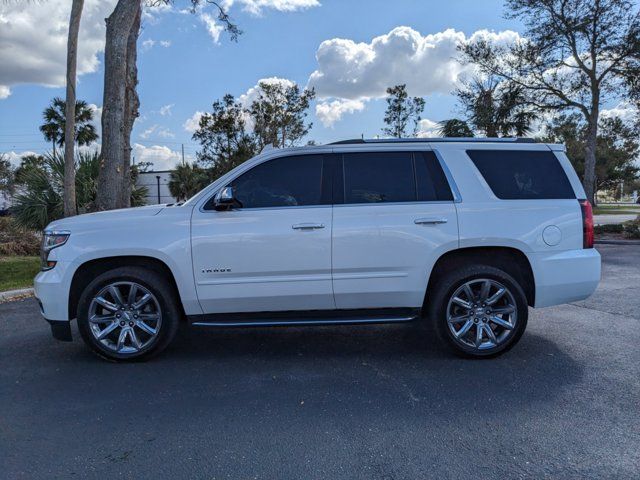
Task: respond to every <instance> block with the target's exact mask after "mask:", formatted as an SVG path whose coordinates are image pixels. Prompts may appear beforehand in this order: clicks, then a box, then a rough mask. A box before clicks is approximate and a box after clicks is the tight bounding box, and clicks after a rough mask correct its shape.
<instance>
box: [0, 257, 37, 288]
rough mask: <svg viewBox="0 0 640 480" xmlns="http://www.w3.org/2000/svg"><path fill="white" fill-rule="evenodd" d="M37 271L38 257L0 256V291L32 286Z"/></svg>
mask: <svg viewBox="0 0 640 480" xmlns="http://www.w3.org/2000/svg"><path fill="white" fill-rule="evenodd" d="M38 271H40V258H39V257H0V292H4V291H6V290H16V289H18V288H28V287H32V286H33V277H35V276H36V273H38Z"/></svg>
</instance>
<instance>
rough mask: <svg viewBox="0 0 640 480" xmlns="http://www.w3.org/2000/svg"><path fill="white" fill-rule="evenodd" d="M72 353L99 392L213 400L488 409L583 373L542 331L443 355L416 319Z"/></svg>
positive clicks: (546, 396) (233, 332) (549, 393)
mask: <svg viewBox="0 0 640 480" xmlns="http://www.w3.org/2000/svg"><path fill="white" fill-rule="evenodd" d="M72 356H73V357H75V359H74V360H73V361H74V362H77V363H79V364H84V367H85V368H89V369H90V370H91V371H92V374H91V375H92V376H94V378H95V375H97V376H98V377H99V378H101V381H100V384H99V387H98V388H100V389H102V388H104V389H105V391H107V392H109V391H110V392H113V391H114V390H117V382H123V381H125V382H126V383H127V384H131V385H132V388H133V389H134V392H131V391H130V392H129V393H130V394H133V395H135V389H136V388H138V387H137V386H136V379H137V378H141V377H144V381H143V384H144V385H147V386H148V385H154V384H157V385H163V386H164V387H169V385H173V386H174V387H177V388H178V389H179V390H180V391H183V392H184V391H185V390H187V391H189V393H188V394H186V395H187V396H188V395H201V394H206V393H205V392H208V393H211V394H213V396H214V398H215V394H214V393H213V392H214V390H215V388H216V386H219V385H221V384H223V385H225V389H226V390H227V392H228V393H230V394H232V393H233V392H234V391H235V392H241V393H242V395H241V397H244V396H245V395H246V391H247V389H249V390H250V391H251V392H253V395H256V397H251V398H252V399H253V400H255V399H259V398H265V399H267V398H270V397H273V395H274V392H275V391H276V390H277V391H278V395H281V394H284V393H286V392H289V393H290V394H291V396H292V397H296V396H299V395H300V392H305V393H304V395H307V396H309V397H313V396H317V397H319V396H323V395H324V396H325V397H326V398H325V400H327V398H331V397H332V396H335V398H334V400H339V399H340V398H343V397H346V398H349V399H350V401H351V402H355V403H356V404H359V403H361V402H374V403H375V402H376V401H380V402H381V404H387V405H388V404H389V403H390V402H391V403H392V404H398V402H399V403H407V404H408V405H412V406H417V405H420V404H422V405H425V404H426V405H429V408H433V407H434V406H438V405H439V406H440V407H441V408H444V409H445V410H450V409H451V408H452V407H453V408H455V405H456V403H457V402H466V403H467V406H468V403H469V402H471V404H472V405H477V406H478V408H481V409H482V410H483V412H484V413H485V414H487V413H489V414H491V413H492V412H495V413H499V412H500V411H502V409H504V408H505V407H506V406H507V405H508V408H509V409H514V408H518V407H521V408H529V407H530V406H531V404H532V403H535V402H543V403H544V402H551V401H553V399H554V398H555V397H556V395H557V394H558V392H561V391H562V390H563V389H566V388H567V387H568V386H569V385H571V384H575V383H579V382H580V379H581V377H582V374H583V371H582V367H581V366H580V365H579V364H577V363H576V362H575V361H574V360H573V359H572V358H571V357H570V356H568V355H566V354H565V353H564V352H563V351H562V350H561V349H560V348H558V346H557V345H556V344H555V343H554V342H552V341H550V340H549V339H548V338H545V337H543V336H540V335H536V334H527V333H525V335H524V336H523V338H522V340H521V341H520V343H519V344H518V345H516V346H515V347H514V348H513V349H512V350H511V351H510V352H508V353H506V354H504V355H503V356H501V357H498V358H494V359H486V360H474V359H462V358H458V357H456V356H454V355H452V354H451V353H449V352H448V351H445V350H444V349H443V348H442V346H441V345H440V344H439V342H438V340H437V338H435V334H434V333H432V332H430V331H428V330H426V331H425V330H423V329H419V328H417V327H416V326H415V325H381V326H344V327H336V326H328V327H313V328H312V327H307V328H297V327H296V328H293V327H289V328H255V329H216V330H199V331H193V330H183V331H181V332H180V333H179V335H178V337H177V338H176V340H175V342H174V343H173V344H172V345H171V347H169V348H168V349H167V350H166V351H165V352H164V353H163V354H162V355H160V356H159V357H158V358H156V359H155V360H152V361H149V362H146V363H137V364H119V365H113V364H108V363H105V362H100V361H99V360H96V359H95V358H93V356H92V355H91V354H89V353H88V352H87V351H86V349H84V348H82V349H78V350H76V351H75V354H74V355H72ZM79 370H80V371H84V368H83V367H79ZM125 372H127V373H126V374H125ZM80 375H82V373H80ZM110 379H112V380H113V382H115V383H113V385H109V384H110ZM123 379H124V380H123ZM76 380H78V378H77V377H76ZM62 381H64V380H62ZM209 389H210V390H209ZM198 392H199V393H198ZM214 403H215V401H214ZM444 405H446V406H444Z"/></svg>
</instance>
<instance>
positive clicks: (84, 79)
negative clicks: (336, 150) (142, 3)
mask: <svg viewBox="0 0 640 480" xmlns="http://www.w3.org/2000/svg"><path fill="white" fill-rule="evenodd" d="M115 3H116V2H115V0H85V6H84V11H83V16H82V20H81V31H80V38H79V53H78V74H79V75H78V85H77V96H78V98H79V99H82V100H85V101H86V102H87V103H89V104H90V105H91V106H92V108H94V109H95V112H96V117H97V120H96V123H99V116H100V112H101V106H102V95H103V91H102V86H103V80H104V69H103V50H104V36H105V29H104V18H106V17H107V16H108V15H109V14H110V13H111V11H112V10H113V7H114V6H115ZM222 4H223V5H224V6H225V8H226V9H227V10H228V12H229V13H230V15H231V18H232V20H233V21H234V22H235V23H236V24H238V26H239V27H240V29H241V30H242V31H243V34H242V35H241V36H240V37H239V38H238V41H237V42H233V41H231V40H230V38H229V36H228V35H227V34H226V33H225V32H223V31H221V30H222V29H221V26H220V24H219V22H218V21H217V19H216V10H215V8H214V7H212V6H210V5H209V6H205V7H204V8H200V9H198V10H197V11H195V12H191V11H190V10H189V8H188V7H189V5H190V2H189V1H187V0H175V1H174V2H173V3H172V4H170V5H169V6H163V7H160V8H157V7H156V8H145V10H144V15H143V20H142V29H141V34H140V38H139V43H138V46H139V57H138V69H139V81H140V84H139V86H138V93H139V95H140V101H141V107H140V115H141V116H140V118H138V119H137V121H136V123H135V126H134V130H133V134H132V139H131V141H132V145H133V147H134V149H133V152H134V156H135V161H136V162H140V161H151V162H153V163H154V167H153V168H154V169H156V170H163V169H168V168H171V167H172V166H174V165H175V164H176V163H177V162H178V161H180V159H181V152H182V148H183V146H184V152H185V157H186V160H188V161H189V160H192V159H194V158H195V153H196V151H197V149H198V144H197V143H196V142H194V141H193V140H192V139H191V136H192V134H193V131H194V128H195V126H196V125H197V120H198V118H199V115H200V114H201V113H202V112H206V111H209V110H210V108H211V104H212V103H213V102H214V101H215V100H217V99H220V98H221V97H222V96H223V95H224V94H226V93H231V94H233V95H234V96H236V97H237V98H239V99H240V101H242V102H244V103H245V104H249V103H250V101H251V99H252V98H254V96H255V88H256V85H257V84H258V82H259V81H261V80H266V81H274V82H296V83H297V84H299V85H300V86H302V87H313V88H315V90H316V99H315V100H314V102H313V103H312V105H311V108H310V111H309V116H308V120H309V121H310V122H312V123H313V128H312V129H311V132H310V134H309V135H308V137H307V138H306V139H305V141H306V140H315V141H316V142H317V143H327V142H331V141H336V140H341V139H347V138H356V137H360V136H361V135H364V136H365V137H374V136H375V135H379V134H381V129H382V127H383V122H382V119H383V116H384V110H385V107H386V102H385V99H384V97H385V89H386V88H387V87H389V86H393V85H397V84H402V83H404V84H406V85H407V90H408V92H409V94H410V95H412V96H422V97H424V98H425V100H426V108H425V111H424V113H423V115H422V118H423V120H422V122H421V125H420V128H421V131H422V134H424V135H430V134H432V133H433V132H434V130H435V128H436V122H438V121H441V120H443V119H447V118H452V117H456V116H458V117H459V116H461V112H460V111H459V107H458V106H457V105H456V101H455V97H454V96H453V95H452V94H451V92H452V91H453V90H454V89H455V88H456V86H457V85H458V82H459V81H460V79H461V78H464V77H465V75H468V74H469V67H464V66H462V65H460V64H459V63H458V62H457V61H456V60H455V58H454V57H455V55H456V47H457V45H459V44H460V43H461V42H465V41H468V40H469V39H473V38H477V37H478V36H482V37H485V38H488V39H490V40H491V41H493V42H498V43H500V42H510V41H513V40H514V39H516V38H518V37H519V35H521V33H522V31H523V27H522V25H521V24H519V23H518V22H517V21H514V20H511V19H509V20H508V19H505V18H504V15H503V13H504V9H503V2H502V0H482V1H479V0H449V1H447V2H442V1H439V0H437V1H436V0H394V1H392V2H390V1H388V0H385V1H382V0H366V1H365V0H223V1H222ZM70 5H71V0H34V1H31V2H26V1H24V0H4V1H3V2H2V3H0V153H5V154H7V155H8V156H9V158H10V159H11V160H12V161H13V162H14V163H16V162H18V161H19V158H20V156H21V155H23V154H24V153H26V152H36V153H42V152H44V151H46V150H48V149H49V148H50V146H49V145H48V144H47V143H46V142H45V141H44V139H43V138H42V135H41V134H40V132H39V130H38V127H39V125H40V124H41V123H42V111H43V110H44V108H46V106H47V105H48V103H49V102H50V100H51V99H52V98H53V97H55V96H60V97H64V94H65V89H64V78H65V66H66V39H67V31H68V20H69V12H70ZM605 107H606V108H607V109H609V110H610V111H612V112H613V111H616V112H619V114H621V115H623V116H625V115H630V111H629V109H628V108H627V106H626V105H625V104H624V103H622V104H618V103H613V104H610V105H605ZM98 127H99V125H98Z"/></svg>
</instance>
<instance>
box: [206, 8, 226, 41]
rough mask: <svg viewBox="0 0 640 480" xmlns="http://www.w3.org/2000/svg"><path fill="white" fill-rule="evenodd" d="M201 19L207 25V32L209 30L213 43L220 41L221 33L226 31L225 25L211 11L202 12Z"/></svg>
mask: <svg viewBox="0 0 640 480" xmlns="http://www.w3.org/2000/svg"><path fill="white" fill-rule="evenodd" d="M200 19H201V20H202V21H203V22H204V24H205V26H206V27H207V32H209V36H210V37H211V39H212V40H213V43H216V44H217V43H220V34H221V33H222V32H223V31H224V27H223V26H222V25H220V24H219V23H218V22H217V21H216V18H215V17H214V16H213V15H210V14H209V13H206V12H203V13H201V14H200Z"/></svg>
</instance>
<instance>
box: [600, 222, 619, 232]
mask: <svg viewBox="0 0 640 480" xmlns="http://www.w3.org/2000/svg"><path fill="white" fill-rule="evenodd" d="M593 230H594V232H595V233H622V232H624V226H623V225H622V224H621V223H613V224H611V225H596V226H595V227H594V229H593Z"/></svg>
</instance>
